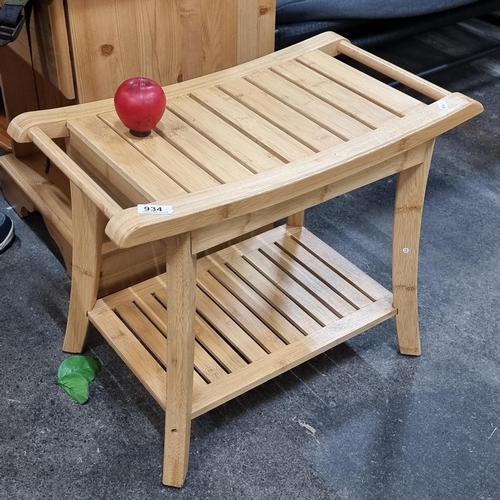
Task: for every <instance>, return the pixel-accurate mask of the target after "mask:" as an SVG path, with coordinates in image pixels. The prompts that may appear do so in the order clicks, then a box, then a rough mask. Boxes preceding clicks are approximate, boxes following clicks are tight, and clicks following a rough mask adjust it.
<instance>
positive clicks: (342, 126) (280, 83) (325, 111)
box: [246, 70, 371, 140]
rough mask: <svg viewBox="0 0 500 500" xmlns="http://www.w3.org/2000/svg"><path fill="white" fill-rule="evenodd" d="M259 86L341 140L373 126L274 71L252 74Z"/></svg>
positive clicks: (249, 79) (250, 79)
mask: <svg viewBox="0 0 500 500" xmlns="http://www.w3.org/2000/svg"><path fill="white" fill-rule="evenodd" d="M246 80H248V81H249V82H252V83H253V84H254V85H256V86H257V87H259V88H261V89H263V90H265V91H266V92H267V93H268V94H270V95H272V96H274V97H275V98H277V99H280V100H281V101H283V102H284V103H286V104H287V105H288V106H290V107H291V108H293V109H296V110H298V111H300V113H302V114H303V115H304V116H307V117H308V118H310V119H311V120H313V121H314V122H316V123H318V124H319V125H321V126H322V127H324V128H326V129H327V130H330V131H331V132H332V133H334V134H335V135H337V136H338V137H340V138H342V139H345V140H348V139H352V138H354V137H357V136H359V135H363V134H366V133H367V132H369V131H370V130H371V129H370V127H368V126H366V125H364V124H363V123H360V122H359V121H357V120H355V119H354V118H352V117H351V116H349V115H348V114H346V113H343V112H342V111H341V110H340V109H337V108H335V107H333V106H330V105H329V104H327V103H326V102H325V101H323V100H322V99H320V98H318V97H316V96H314V95H313V94H311V93H310V92H308V91H307V90H305V89H302V88H301V87H299V86H297V85H294V84H293V82H290V81H289V80H287V79H286V78H283V77H282V76H280V75H278V74H276V73H275V72H273V71H272V70H264V71H258V72H255V73H252V74H250V75H248V76H247V77H246Z"/></svg>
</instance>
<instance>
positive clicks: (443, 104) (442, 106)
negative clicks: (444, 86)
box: [437, 99, 448, 111]
mask: <svg viewBox="0 0 500 500" xmlns="http://www.w3.org/2000/svg"><path fill="white" fill-rule="evenodd" d="M437 105H438V107H439V109H440V110H441V111H446V110H447V109H448V104H446V101H445V100H444V99H441V100H440V101H437Z"/></svg>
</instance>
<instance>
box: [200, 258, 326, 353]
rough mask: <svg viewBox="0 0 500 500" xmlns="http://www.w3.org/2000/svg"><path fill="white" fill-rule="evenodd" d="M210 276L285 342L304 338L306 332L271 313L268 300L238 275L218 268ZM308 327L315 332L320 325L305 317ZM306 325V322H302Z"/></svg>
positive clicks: (221, 267)
mask: <svg viewBox="0 0 500 500" xmlns="http://www.w3.org/2000/svg"><path fill="white" fill-rule="evenodd" d="M210 275H211V276H214V277H215V278H216V279H217V280H218V281H219V282H220V283H222V284H223V285H224V286H225V287H226V288H227V289H228V290H230V291H231V293H232V294H233V295H234V296H235V297H238V299H239V300H240V301H241V303H242V304H244V305H245V307H246V308H248V309H249V310H250V311H252V313H253V314H254V315H255V317H257V318H259V319H260V320H261V321H262V322H263V323H264V324H266V325H267V326H268V327H269V328H270V329H271V330H272V331H273V332H275V333H276V335H278V336H279V337H280V338H281V339H282V340H283V342H285V343H286V344H290V343H292V342H294V341H296V340H299V339H301V338H302V337H303V335H304V332H302V331H301V330H300V329H299V328H297V327H296V326H295V325H294V324H293V323H291V322H290V321H288V319H287V318H286V317H285V316H282V315H281V314H279V313H276V312H275V310H272V311H269V308H268V306H267V303H266V300H265V298H264V297H262V295H261V294H259V293H258V292H257V291H255V290H254V289H253V288H252V287H251V286H249V285H248V284H247V283H246V282H245V281H244V280H242V279H241V278H239V277H238V276H237V274H235V273H234V272H232V271H231V270H230V269H229V268H228V267H226V266H216V267H213V268H212V269H210ZM304 318H305V323H306V327H307V324H308V323H310V324H311V325H312V326H309V328H307V331H313V330H315V329H317V328H318V326H319V325H318V323H316V322H314V321H313V320H311V318H310V317H309V316H306V315H304ZM301 324H304V321H302V322H301Z"/></svg>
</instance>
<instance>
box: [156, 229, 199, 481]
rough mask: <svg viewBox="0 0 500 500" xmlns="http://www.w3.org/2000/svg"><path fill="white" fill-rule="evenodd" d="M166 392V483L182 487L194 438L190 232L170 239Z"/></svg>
mask: <svg viewBox="0 0 500 500" xmlns="http://www.w3.org/2000/svg"><path fill="white" fill-rule="evenodd" d="M166 280H167V315H168V318H167V387H166V391H167V395H166V405H165V412H166V414H165V444H164V458H163V483H164V484H166V485H168V486H177V487H179V488H180V487H181V486H182V485H183V483H184V479H185V477H186V474H187V468H188V458H189V444H190V439H191V414H192V398H193V370H194V335H195V334H194V317H195V310H196V256H195V255H192V252H191V235H190V234H189V233H187V234H181V235H179V236H174V237H172V238H169V239H168V240H167V278H166Z"/></svg>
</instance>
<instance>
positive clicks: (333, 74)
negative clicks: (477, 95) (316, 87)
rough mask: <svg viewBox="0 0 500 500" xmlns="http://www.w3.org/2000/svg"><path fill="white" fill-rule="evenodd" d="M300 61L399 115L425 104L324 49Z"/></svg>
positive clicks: (302, 57)
mask: <svg viewBox="0 0 500 500" xmlns="http://www.w3.org/2000/svg"><path fill="white" fill-rule="evenodd" d="M342 47H344V45H342ZM297 61H298V62H300V63H301V64H304V65H305V66H307V67H308V68H311V69H313V70H314V71H316V72H318V73H320V74H321V75H323V76H326V77H327V78H328V79H330V80H332V81H334V82H336V83H338V84H339V85H342V86H343V87H345V88H346V89H350V90H352V91H354V92H356V93H357V94H359V95H361V96H363V97H364V98H365V99H368V100H370V101H372V102H374V103H377V105H378V106H381V107H383V108H385V109H386V110H388V111H389V112H391V113H394V114H396V115H398V116H403V115H405V114H408V113H409V112H412V111H415V110H416V109H418V108H422V107H424V106H425V104H424V103H422V102H421V101H419V100H418V99H416V98H415V97H412V96H410V95H408V94H405V93H404V92H401V91H399V90H397V89H395V88H393V87H391V86H389V85H387V84H386V83H384V82H382V81H378V80H375V79H374V78H373V77H371V76H369V75H367V74H366V73H363V72H362V71H359V70H357V69H355V68H354V67H352V66H350V65H348V64H343V63H342V62H341V61H339V60H338V59H336V58H332V57H330V56H329V55H328V54H325V53H324V52H322V51H320V50H315V51H311V52H309V53H307V54H304V55H303V56H300V57H298V58H297ZM385 64H387V63H385ZM448 93H449V92H448ZM441 97H442V96H441Z"/></svg>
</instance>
